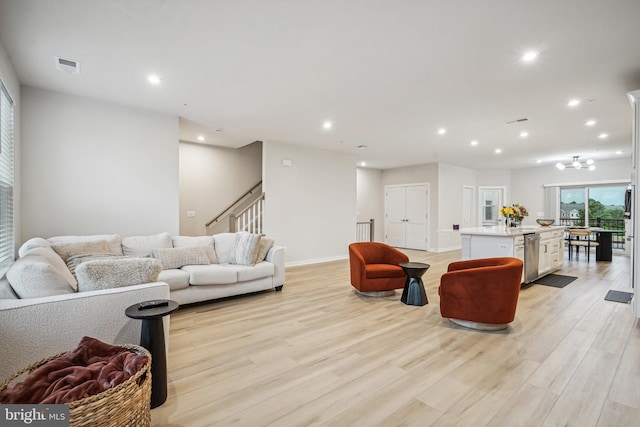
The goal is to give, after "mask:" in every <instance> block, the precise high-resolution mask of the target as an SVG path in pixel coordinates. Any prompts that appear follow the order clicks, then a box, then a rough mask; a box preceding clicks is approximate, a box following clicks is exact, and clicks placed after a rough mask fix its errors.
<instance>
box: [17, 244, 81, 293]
mask: <svg viewBox="0 0 640 427" xmlns="http://www.w3.org/2000/svg"><path fill="white" fill-rule="evenodd" d="M30 255H39V256H43V257H45V258H46V259H47V261H49V263H50V264H51V265H52V266H53V268H55V269H56V270H58V272H59V273H60V274H61V275H62V276H63V277H64V278H65V280H66V281H67V283H69V286H71V287H72V288H73V290H74V291H77V290H78V281H77V280H76V278H75V276H74V275H73V274H72V272H71V271H69V268H67V265H66V264H65V262H64V261H63V260H62V258H60V255H58V254H57V253H56V252H55V251H54V250H53V249H52V248H50V247H48V248H47V247H40V248H33V249H31V250H29V251H27V253H26V254H25V256H26V257H28V256H30Z"/></svg>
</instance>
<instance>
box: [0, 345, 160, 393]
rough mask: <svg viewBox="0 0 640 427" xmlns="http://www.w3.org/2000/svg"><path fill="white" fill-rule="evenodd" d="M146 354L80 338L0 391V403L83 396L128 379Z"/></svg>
mask: <svg viewBox="0 0 640 427" xmlns="http://www.w3.org/2000/svg"><path fill="white" fill-rule="evenodd" d="M147 361H148V356H146V355H139V354H135V353H133V352H131V351H130V350H128V349H126V348H123V347H120V346H114V345H110V344H106V343H104V342H102V341H99V340H97V339H95V338H90V337H83V338H82V340H81V341H80V344H78V347H77V348H76V349H75V350H73V351H70V352H69V353H66V354H65V355H63V356H61V357H59V358H57V359H54V360H51V361H49V362H47V363H45V364H44V365H42V366H40V367H39V368H37V369H35V370H34V371H33V372H31V373H30V374H29V375H28V376H27V378H25V379H24V380H23V381H22V382H19V383H17V384H16V385H15V386H13V387H11V388H7V389H6V390H4V391H3V392H2V393H0V402H2V403H22V404H59V403H70V402H73V401H76V400H80V399H84V398H86V397H89V396H93V395H95V394H98V393H101V392H103V391H105V390H108V389H110V388H113V387H115V386H117V385H118V384H121V383H123V382H124V381H126V380H128V379H129V378H130V377H131V376H132V375H134V374H135V373H136V372H138V371H139V370H140V369H142V368H143V367H144V365H145V364H146V363H147Z"/></svg>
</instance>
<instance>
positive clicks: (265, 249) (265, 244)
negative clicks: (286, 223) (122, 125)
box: [256, 236, 275, 263]
mask: <svg viewBox="0 0 640 427" xmlns="http://www.w3.org/2000/svg"><path fill="white" fill-rule="evenodd" d="M274 244H275V240H274V239H272V238H271V237H266V236H262V238H261V239H260V244H259V245H258V254H257V255H256V263H259V262H262V261H264V259H265V258H266V257H267V254H268V253H269V250H270V249H271V248H272V247H273V245H274Z"/></svg>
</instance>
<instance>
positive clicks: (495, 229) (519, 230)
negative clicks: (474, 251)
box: [460, 225, 566, 237]
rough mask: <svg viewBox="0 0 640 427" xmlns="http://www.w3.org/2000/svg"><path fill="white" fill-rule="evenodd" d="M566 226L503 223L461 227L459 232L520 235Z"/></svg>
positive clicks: (562, 228)
mask: <svg viewBox="0 0 640 427" xmlns="http://www.w3.org/2000/svg"><path fill="white" fill-rule="evenodd" d="M565 228H566V227H564V226H562V225H552V226H550V227H542V226H539V225H523V226H520V227H506V226H504V225H497V226H488V227H471V228H461V229H460V234H479V235H483V236H501V237H510V236H522V235H523V234H530V233H537V234H540V233H546V232H548V231H555V230H564V229H565Z"/></svg>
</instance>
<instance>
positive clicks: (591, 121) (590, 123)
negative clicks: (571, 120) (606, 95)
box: [584, 120, 596, 126]
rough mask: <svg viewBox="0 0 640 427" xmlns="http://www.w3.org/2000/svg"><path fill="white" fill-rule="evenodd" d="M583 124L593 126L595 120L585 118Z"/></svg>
mask: <svg viewBox="0 0 640 427" xmlns="http://www.w3.org/2000/svg"><path fill="white" fill-rule="evenodd" d="M584 124H585V125H587V126H593V125H595V124H596V121H595V120H587V121H586V122H585V123H584Z"/></svg>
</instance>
